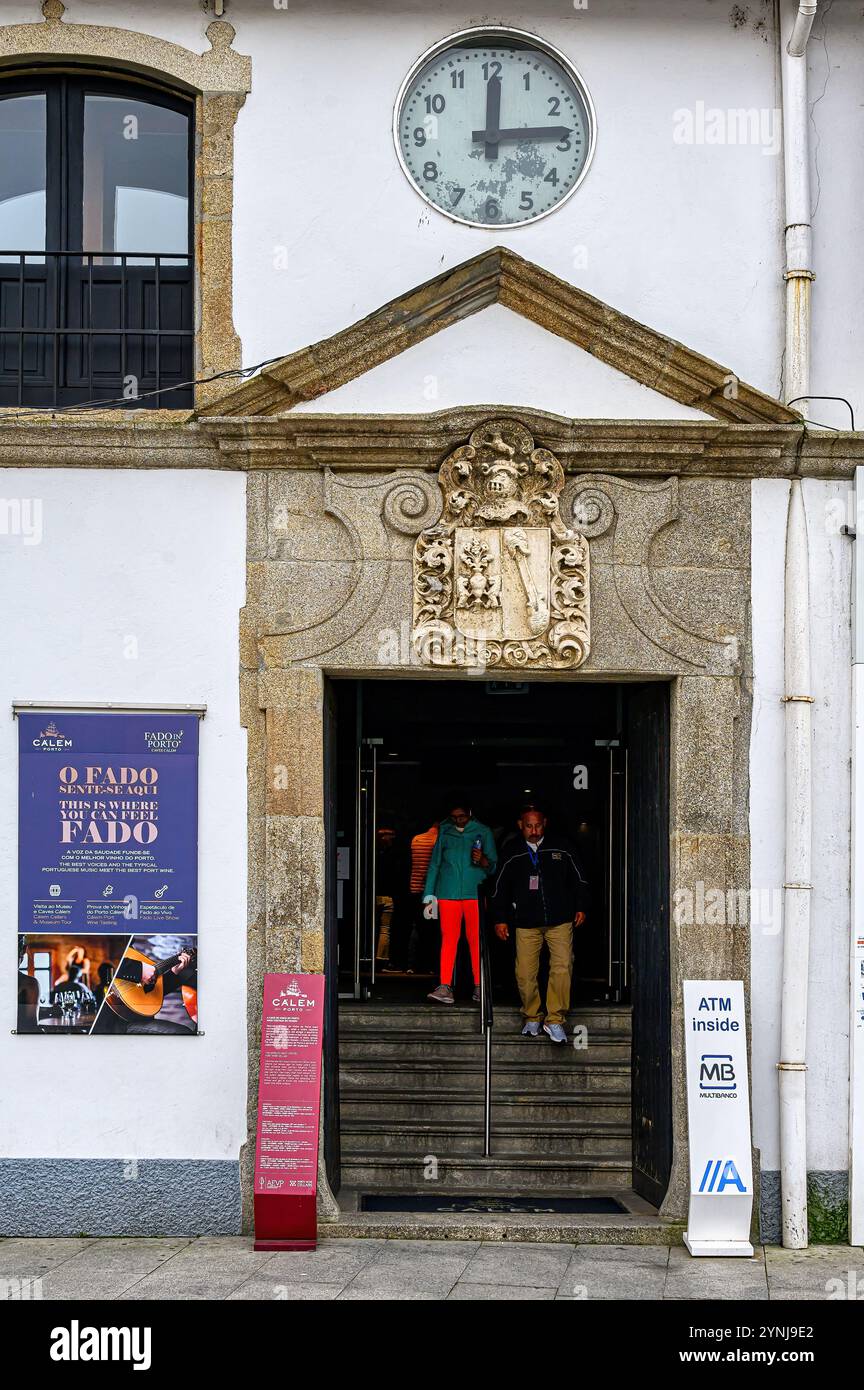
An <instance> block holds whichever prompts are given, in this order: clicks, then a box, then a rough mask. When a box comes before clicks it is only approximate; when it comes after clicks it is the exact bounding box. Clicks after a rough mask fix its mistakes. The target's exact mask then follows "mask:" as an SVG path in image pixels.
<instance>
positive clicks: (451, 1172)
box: [341, 1152, 632, 1197]
mask: <svg viewBox="0 0 864 1390" xmlns="http://www.w3.org/2000/svg"><path fill="white" fill-rule="evenodd" d="M341 1168H342V1182H343V1183H344V1184H346V1185H348V1186H350V1187H353V1188H361V1189H362V1190H363V1191H366V1192H375V1191H377V1192H382V1191H383V1192H412V1191H413V1192H423V1191H425V1192H435V1193H436V1194H439V1195H442V1196H444V1195H447V1194H448V1193H450V1194H453V1193H458V1192H495V1193H498V1194H500V1195H501V1196H503V1197H506V1196H507V1195H508V1194H512V1193H514V1192H531V1193H537V1192H544V1193H547V1194H549V1195H555V1196H567V1195H574V1196H576V1195H580V1194H584V1193H585V1192H586V1191H589V1192H597V1191H606V1192H610V1191H613V1190H615V1189H620V1188H629V1187H630V1186H631V1182H632V1169H631V1163H630V1158H629V1156H628V1157H627V1158H622V1157H621V1156H620V1155H618V1154H614V1155H608V1154H594V1155H591V1156H590V1157H584V1158H579V1157H571V1158H561V1157H554V1156H537V1155H531V1156H530V1157H524V1156H515V1155H514V1156H509V1155H506V1154H496V1155H493V1157H491V1158H483V1157H481V1156H476V1157H475V1156H472V1155H469V1154H463V1155H460V1156H458V1157H455V1158H439V1159H438V1160H437V1171H436V1176H435V1178H434V1181H433V1180H432V1179H430V1178H429V1176H428V1174H429V1171H430V1169H429V1160H428V1157H427V1156H426V1155H425V1154H423V1153H418V1154H415V1155H414V1156H413V1157H412V1156H410V1155H401V1154H399V1155H382V1154H378V1153H376V1152H367V1153H365V1154H364V1153H359V1152H358V1153H353V1154H350V1155H345V1156H343V1159H342V1164H341Z"/></svg>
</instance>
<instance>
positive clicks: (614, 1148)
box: [341, 1119, 632, 1162]
mask: <svg viewBox="0 0 864 1390" xmlns="http://www.w3.org/2000/svg"><path fill="white" fill-rule="evenodd" d="M341 1145H342V1155H343V1158H345V1157H350V1156H351V1155H352V1154H355V1153H360V1154H363V1153H370V1152H374V1153H376V1154H377V1155H379V1156H380V1155H398V1154H402V1155H405V1156H409V1157H410V1156H411V1155H415V1154H416V1153H417V1152H418V1150H420V1149H422V1151H423V1153H424V1154H434V1155H435V1156H436V1158H438V1159H439V1160H440V1159H450V1158H452V1157H454V1156H456V1155H461V1154H475V1155H476V1154H480V1153H482V1149H483V1126H482V1123H481V1124H477V1123H476V1121H473V1120H455V1119H453V1120H448V1121H446V1122H445V1123H443V1124H442V1123H441V1122H440V1119H439V1121H438V1122H437V1123H436V1122H430V1121H423V1120H414V1121H402V1122H394V1121H390V1120H372V1119H365V1120H345V1119H342V1122H341ZM491 1148H492V1152H493V1153H494V1154H495V1155H496V1156H498V1157H500V1156H504V1155H508V1156H512V1157H519V1156H523V1157H526V1158H527V1157H530V1156H532V1155H544V1156H548V1157H559V1158H570V1157H573V1158H575V1157H585V1156H589V1155H597V1156H602V1155H604V1154H605V1155H607V1156H608V1157H610V1158H611V1157H618V1158H622V1159H626V1160H627V1161H628V1162H629V1160H630V1155H631V1149H632V1140H631V1135H630V1125H629V1123H628V1124H625V1125H617V1124H614V1123H613V1124H610V1123H608V1122H607V1123H604V1122H602V1121H601V1122H597V1121H595V1122H594V1123H587V1122H584V1121H582V1122H579V1123H576V1122H572V1123H568V1122H561V1121H550V1122H548V1123H546V1124H544V1125H542V1126H532V1125H531V1124H525V1123H522V1124H519V1123H512V1122H511V1123H504V1122H501V1121H498V1120H494V1121H493V1127H492V1137H491Z"/></svg>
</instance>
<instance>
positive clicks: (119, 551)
mask: <svg viewBox="0 0 864 1390" xmlns="http://www.w3.org/2000/svg"><path fill="white" fill-rule="evenodd" d="M0 496H3V497H4V498H5V499H9V498H17V499H19V500H23V499H28V500H30V499H33V500H35V501H37V502H38V503H39V504H40V507H41V526H42V534H41V539H40V541H39V543H38V544H32V545H31V544H27V543H26V541H25V538H24V537H23V536H20V535H18V536H13V535H8V534H7V535H4V536H3V537H2V538H0V539H2V544H0V576H2V578H0V608H2V615H3V616H2V625H3V631H4V633H5V638H4V649H5V653H6V656H5V659H4V661H3V668H2V684H0V705H2V707H3V709H4V710H5V713H6V718H5V721H4V728H3V734H2V739H0V748H2V774H0V783H2V788H3V793H2V797H0V827H2V829H0V837H2V840H3V842H4V843H5V845H6V846H7V848H9V849H10V852H9V853H5V854H4V855H3V856H2V864H0V901H2V902H3V904H4V909H5V912H6V915H7V917H8V918H12V917H14V915H15V911H16V908H15V904H16V900H17V874H16V855H15V853H14V846H15V844H16V842H17V830H16V825H17V819H18V804H17V803H18V774H17V766H18V747H17V745H18V729H17V724H16V722H15V720H14V719H13V718H12V702H13V700H39V701H49V702H50V701H55V700H56V701H58V702H62V701H70V702H79V703H82V702H87V701H91V700H92V701H93V702H94V703H97V704H98V703H99V702H100V701H116V702H120V703H122V702H126V703H130V704H134V703H136V702H139V701H140V702H141V703H142V704H144V705H147V704H148V703H151V704H170V703H171V702H172V701H176V702H177V703H178V704H200V705H206V706H207V713H206V715H205V717H204V719H203V720H202V722H201V744H200V782H199V807H200V811H199V874H200V879H199V929H200V938H201V981H202V988H201V1016H200V1020H199V1022H200V1027H201V1029H202V1031H203V1036H198V1037H191V1038H189V1039H188V1040H184V1042H183V1043H182V1044H181V1047H182V1053H181V1054H180V1055H178V1052H177V1047H176V1040H175V1046H174V1047H168V1048H164V1047H161V1045H160V1044H161V1043H163V1042H165V1041H167V1039H155V1040H154V1039H153V1038H138V1039H134V1038H128V1037H94V1038H88V1037H74V1038H68V1039H65V1040H60V1042H61V1046H60V1049H59V1050H55V1049H54V1048H53V1047H51V1046H50V1045H49V1046H48V1047H46V1046H45V1045H44V1044H45V1043H46V1041H47V1042H48V1043H49V1044H50V1042H51V1041H53V1040H52V1039H47V1040H46V1039H45V1038H40V1037H14V1036H12V1035H11V1033H10V1030H9V1029H5V1030H3V1032H2V1033H0V1068H2V1071H3V1074H4V1076H6V1077H9V1076H13V1075H14V1077H15V1079H16V1091H17V1097H18V1098H17V1100H16V1103H15V1105H14V1106H4V1122H3V1150H4V1155H5V1156H7V1157H10V1158H19V1157H25V1158H26V1157H38V1158H42V1159H44V1158H54V1157H58V1158H79V1157H80V1158H92V1157H94V1156H96V1155H99V1156H104V1157H106V1158H124V1157H126V1156H129V1155H136V1156H138V1157H140V1158H142V1159H147V1158H180V1157H183V1158H227V1159H233V1160H235V1161H236V1158H237V1152H238V1149H239V1146H240V1144H241V1143H242V1141H243V1138H244V1137H245V1095H246V985H245V978H246V963H245V955H246V953H245V936H244V931H243V923H244V922H245V917H246V800H245V785H246V734H245V731H244V730H243V729H242V728H241V727H240V718H239V696H238V688H237V624H238V613H239V610H240V608H241V607H242V604H243V595H244V586H245V575H244V572H245V478H244V477H243V476H242V475H241V474H234V473H226V474H212V473H196V472H183V471H180V472H175V471H173V470H171V471H155V472H150V471H137V470H129V471H125V470H121V471H104V470H100V471H89V470H80V469H57V470H54V469H46V470H39V469H27V470H15V469H6V470H4V471H3V474H2V479H0ZM37 634H38V639H37ZM0 1001H2V1002H0V1008H2V1009H3V1010H5V1012H6V1015H7V1017H8V1016H11V1014H12V1013H13V1012H14V1008H15V1004H14V995H13V977H12V975H11V973H9V972H7V973H6V974H5V975H4V977H3V982H2V989H0ZM211 1021H212V1024H213V1026H212V1027H210V1026H209V1025H210V1023H211ZM217 1022H218V1026H217ZM154 1041H155V1043H156V1046H155V1047H154V1045H153V1044H154ZM68 1043H71V1044H72V1046H71V1048H70V1047H69V1046H68V1045H67V1044H68ZM214 1076H218V1077H219V1085H218V1086H214V1085H213V1077H214ZM19 1088H20V1089H19ZM58 1116H62V1123H58Z"/></svg>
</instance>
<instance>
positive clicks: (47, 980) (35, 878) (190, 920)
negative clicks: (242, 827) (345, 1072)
mask: <svg viewBox="0 0 864 1390" xmlns="http://www.w3.org/2000/svg"><path fill="white" fill-rule="evenodd" d="M18 725H19V818H18V971H19V992H18V1004H19V1009H18V1024H19V1026H18V1031H19V1032H57V1031H60V1032H87V1033H92V1032H96V1033H99V1032H114V1033H116V1032H124V1033H125V1032H133V1033H134V1032H139V1033H140V1032H147V1033H165V1032H168V1033H174V1032H177V1033H194V1032H195V1031H196V1029H197V954H198V941H197V933H198V905H197V897H198V717H197V716H196V715H190V714H171V713H165V712H159V713H151V714H137V713H136V714H127V713H122V712H121V713H117V714H109V713H102V712H94V713H92V714H80V713H64V712H63V711H62V710H58V711H56V712H54V713H51V712H50V711H46V712H45V713H38V714H32V713H29V712H21V713H19V716H18ZM22 996H23V997H22ZM105 1006H107V1007H105Z"/></svg>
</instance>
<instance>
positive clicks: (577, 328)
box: [199, 247, 801, 425]
mask: <svg viewBox="0 0 864 1390" xmlns="http://www.w3.org/2000/svg"><path fill="white" fill-rule="evenodd" d="M493 304H500V305H503V306H504V307H505V308H507V309H510V310H512V311H513V312H514V313H516V314H520V315H521V316H522V317H523V318H525V319H528V320H530V321H531V322H533V323H536V324H538V325H540V326H541V327H542V328H544V329H546V330H547V331H548V332H549V333H553V334H555V335H556V336H557V337H559V338H562V339H564V340H565V341H567V342H569V343H572V344H574V345H575V346H576V347H579V348H581V349H583V350H584V351H585V352H587V353H590V354H591V356H592V357H594V358H596V359H597V360H598V361H600V362H604V363H606V364H607V365H608V366H610V367H613V368H614V369H615V370H617V371H619V372H621V373H622V374H623V375H624V376H627V377H629V378H630V379H631V380H633V381H636V382H638V383H639V384H640V385H642V386H646V387H648V388H649V389H650V390H653V391H656V392H658V393H659V394H660V395H662V396H665V397H667V398H668V399H669V400H673V401H677V402H678V403H679V404H680V405H684V406H688V407H690V408H691V409H693V410H697V411H703V412H704V413H705V414H706V415H710V416H713V417H714V418H715V419H718V420H724V421H727V422H730V423H735V424H762V425H765V424H791V423H797V422H800V419H801V417H800V415H799V414H798V412H797V411H795V410H791V409H789V407H787V406H785V405H783V404H781V402H780V401H778V400H775V399H774V398H773V397H772V396H768V395H766V394H765V393H764V392H762V391H758V390H756V388H755V387H753V386H748V385H747V383H746V382H744V381H741V380H740V378H739V377H738V376H737V375H736V374H735V373H734V372H733V371H731V370H730V369H729V368H727V367H723V366H721V365H720V364H719V363H717V362H713V361H711V359H710V358H707V357H703V356H702V355H701V354H700V353H698V352H694V351H693V350H692V349H691V348H688V347H685V346H684V345H683V344H681V343H679V342H676V341H675V339H674V338H669V337H667V336H666V335H665V334H663V333H658V332H656V330H654V329H652V328H648V327H646V326H645V325H644V324H641V323H638V322H637V321H636V320H635V319H632V318H629V317H628V316H627V315H626V314H622V313H620V312H619V311H618V310H617V309H614V308H612V307H611V306H610V305H608V304H604V303H603V302H602V301H601V300H599V299H595V298H594V297H593V296H592V295H590V294H586V293H585V291H584V290H580V289H578V288H577V287H576V286H575V285H570V284H568V283H567V282H566V281H564V280H560V279H559V278H558V277H557V276H555V275H553V274H551V272H550V271H548V270H543V269H542V268H541V267H540V266H537V265H534V264H533V263H532V262H531V261H526V260H524V259H523V258H522V257H521V256H517V255H516V254H515V253H514V252H512V251H509V250H507V249H506V248H505V247H496V248H495V249H494V250H492V251H488V252H485V253H484V254H482V255H479V256H475V257H473V258H472V259H471V260H469V261H464V262H463V263H462V264H461V265H458V266H455V267H454V268H452V269H450V270H446V271H443V272H442V273H441V274H440V275H437V276H435V278H434V279H433V280H428V281H427V282H426V283H425V284H424V285H420V286H419V287H417V288H414V289H412V290H410V291H408V293H406V294H404V295H400V296H399V298H397V299H394V300H391V302H390V303H389V304H385V305H384V306H383V307H382V308H380V309H377V310H376V311H375V312H374V313H372V314H370V315H368V316H367V317H366V318H365V319H361V320H360V322H359V323H356V324H353V325H352V326H351V327H350V328H346V329H344V330H343V331H342V332H340V333H335V334H334V335H333V336H332V337H330V338H325V339H322V341H321V342H319V343H314V344H312V345H311V346H309V347H306V348H301V349H300V350H299V351H298V352H294V353H291V354H290V355H289V356H287V357H283V358H280V359H279V360H278V361H276V362H273V363H271V364H270V365H269V366H267V367H266V368H265V369H264V370H263V371H261V372H259V373H258V375H257V376H255V377H253V378H252V379H251V380H250V381H248V382H246V383H244V385H242V386H239V387H236V388H235V389H234V390H231V391H229V392H227V393H226V394H225V395H224V396H222V397H220V398H219V399H217V400H215V401H213V402H212V403H210V404H209V405H207V406H206V407H205V408H204V409H203V410H201V411H200V412H199V415H200V416H201V418H206V417H208V416H217V417H223V418H224V417H227V416H244V417H250V416H253V417H260V416H268V415H269V416H273V415H284V414H287V413H288V412H289V411H291V410H293V409H294V407H295V406H297V405H300V404H302V403H304V402H308V401H313V400H317V399H319V398H320V397H321V396H324V395H327V394H328V393H329V392H331V391H335V390H337V389H338V388H339V387H340V386H343V385H345V383H346V382H349V381H352V380H354V379H355V378H357V377H360V376H362V375H364V374H365V373H366V372H368V371H370V370H371V369H372V368H374V367H377V366H380V365H381V364H382V363H384V362H387V361H390V360H391V359H392V358H394V357H396V356H398V355H399V354H400V353H402V352H404V351H406V349H408V348H411V347H413V346H415V345H416V344H417V343H420V342H423V341H424V340H425V339H427V338H430V337H432V336H433V335H434V334H436V333H439V332H441V330H442V329H445V328H449V327H451V326H452V325H453V324H456V323H459V322H461V321H463V320H464V319H467V318H469V317H470V316H471V315H472V314H476V313H478V312H479V311H480V310H482V309H486V308H489V307H490V306H491V305H493Z"/></svg>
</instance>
